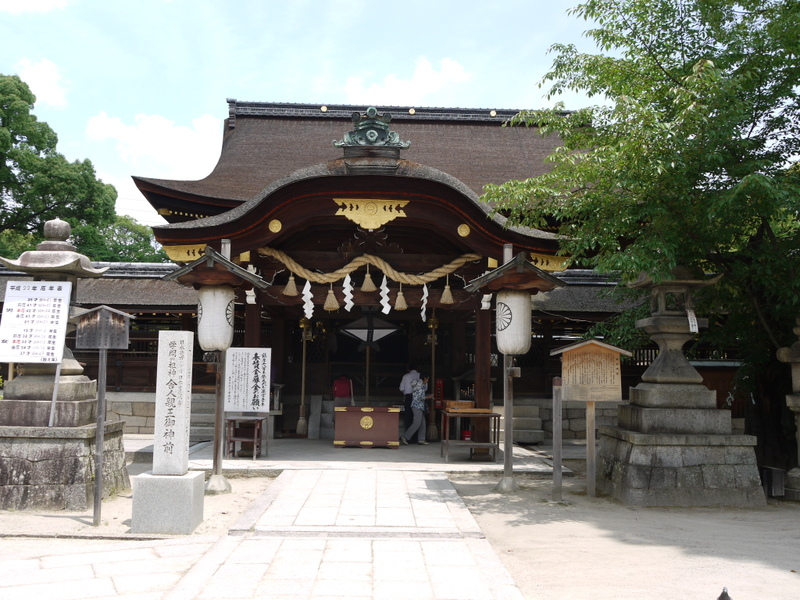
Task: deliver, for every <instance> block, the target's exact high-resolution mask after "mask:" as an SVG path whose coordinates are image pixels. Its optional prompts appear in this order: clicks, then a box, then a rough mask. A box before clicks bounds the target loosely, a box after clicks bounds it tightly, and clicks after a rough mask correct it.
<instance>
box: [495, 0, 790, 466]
mask: <svg viewBox="0 0 800 600" xmlns="http://www.w3.org/2000/svg"><path fill="white" fill-rule="evenodd" d="M571 12H572V13H573V14H575V15H577V16H579V17H582V18H585V19H587V20H589V21H591V22H593V23H595V24H596V26H595V27H594V28H593V29H591V30H589V31H588V32H587V35H588V37H589V38H591V39H593V40H594V41H595V42H596V43H597V46H598V48H599V49H600V51H601V53H600V54H585V53H581V52H579V51H578V50H577V48H576V47H575V46H573V45H560V44H557V45H555V46H553V48H552V51H553V52H554V53H555V60H554V62H553V66H552V68H551V70H550V71H549V72H548V73H547V74H546V75H545V77H544V79H543V82H542V84H543V85H544V86H545V87H548V88H549V98H551V99H554V98H556V97H557V96H558V95H559V94H560V93H561V92H563V91H566V90H578V91H582V92H584V93H586V94H588V95H589V96H590V97H595V98H598V99H599V100H600V103H599V104H598V105H597V106H592V107H588V108H585V109H582V110H578V111H575V112H571V113H568V112H565V111H564V110H563V108H564V107H563V105H559V104H557V105H556V106H555V107H554V108H553V109H550V110H539V111H526V112H523V113H521V114H519V115H517V117H516V118H515V119H514V120H513V122H512V124H513V125H527V126H538V127H540V128H541V131H542V133H543V134H545V135H556V136H559V137H560V139H561V142H562V145H561V146H560V147H559V148H557V150H556V151H555V152H554V153H553V154H552V155H551V156H550V162H551V164H552V168H551V170H550V171H549V172H548V173H546V174H544V175H541V176H539V177H535V178H532V179H528V180H525V181H511V182H508V183H506V184H503V185H498V186H489V187H488V188H487V190H486V194H485V198H486V199H487V200H488V201H491V202H493V203H494V204H495V205H496V207H497V210H499V211H502V212H504V213H505V214H507V215H508V216H509V218H510V221H511V222H512V223H514V224H522V225H528V226H533V227H557V228H558V230H559V232H560V233H561V234H562V235H563V236H564V239H563V245H562V247H563V251H564V253H565V254H567V255H569V256H570V257H571V258H572V260H573V262H575V263H578V264H583V265H588V266H593V267H595V268H597V269H599V270H602V271H604V272H611V271H615V272H619V273H620V274H621V276H622V278H623V283H624V282H626V281H630V280H632V279H634V278H636V277H637V275H638V274H639V273H640V272H641V271H645V272H647V273H649V274H651V275H653V276H654V277H655V278H669V277H670V271H671V270H672V269H673V268H674V267H675V266H678V265H685V266H688V267H691V268H694V269H696V270H697V271H704V272H713V273H722V274H724V277H723V278H722V280H721V282H720V283H719V284H718V285H717V286H715V287H714V288H713V289H711V290H709V291H708V292H707V293H705V294H703V295H702V297H701V298H700V300H701V302H702V303H703V304H702V305H701V306H699V310H701V311H703V312H704V314H705V315H711V316H712V317H713V322H712V324H711V326H710V328H709V331H707V332H706V333H705V334H704V340H705V341H706V342H713V343H715V344H718V345H719V346H724V347H729V348H730V347H736V348H738V349H739V350H740V352H741V354H742V357H743V359H744V360H745V362H746V366H745V367H744V368H743V369H741V370H740V373H741V375H742V377H741V382H740V384H741V385H742V386H744V385H749V386H750V387H749V390H750V391H751V392H753V394H754V397H755V398H756V399H757V400H758V402H757V411H758V413H757V414H754V415H753V417H754V418H753V419H752V420H751V422H752V423H758V424H759V429H758V430H757V431H756V432H757V433H759V434H760V435H759V442H760V443H761V444H767V445H768V446H769V445H770V444H772V446H771V448H769V449H767V454H768V455H769V456H768V457H767V458H766V460H768V461H771V460H772V461H779V460H780V457H785V456H791V454H792V452H791V450H790V448H789V447H788V446H789V445H790V442H787V441H786V440H787V439H788V438H787V436H786V435H785V433H786V432H785V431H782V428H783V429H785V424H786V416H787V414H788V413H787V412H786V411H785V407H784V404H783V394H785V393H786V392H787V390H786V386H787V383H786V378H787V374H788V370H787V369H786V368H785V367H780V368H778V367H777V365H776V364H775V363H774V356H775V349H776V348H777V347H779V346H786V345H789V344H791V343H792V341H793V340H794V337H793V336H792V334H791V327H792V324H793V323H794V318H795V316H796V315H797V314H798V313H800V276H799V275H800V273H799V272H798V270H799V268H800V260H799V259H800V218H799V217H798V215H799V214H800V173H798V170H797V168H796V167H792V165H793V164H794V163H795V162H796V161H797V157H798V156H800V113H799V111H800V104H798V81H800V2H797V1H796V0H738V1H734V0H589V1H587V2H584V3H583V4H580V5H579V6H577V7H576V8H574V9H573V10H572V11H571ZM763 450H764V448H762V451H763ZM762 456H763V455H762ZM770 457H772V458H770Z"/></svg>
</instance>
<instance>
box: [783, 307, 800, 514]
mask: <svg viewBox="0 0 800 600" xmlns="http://www.w3.org/2000/svg"><path fill="white" fill-rule="evenodd" d="M796 323H797V327H795V328H794V330H793V331H794V333H795V335H797V336H798V338H800V317H797V320H796ZM778 360H779V361H781V362H784V363H788V364H789V365H791V368H792V393H791V394H789V395H787V396H786V405H787V406H788V407H789V410H791V411H792V412H793V413H794V419H795V426H796V427H797V461H798V463H800V339H798V341H796V342H795V343H794V344H792V345H791V346H790V347H789V348H780V349H779V350H778ZM784 491H785V498H786V499H787V500H800V466H797V467H794V468H793V469H791V470H790V471H789V473H787V475H786V488H785V490H784Z"/></svg>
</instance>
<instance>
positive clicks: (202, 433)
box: [189, 426, 214, 443]
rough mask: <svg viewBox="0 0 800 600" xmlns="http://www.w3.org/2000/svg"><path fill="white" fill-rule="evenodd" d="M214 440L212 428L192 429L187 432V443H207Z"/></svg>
mask: <svg viewBox="0 0 800 600" xmlns="http://www.w3.org/2000/svg"><path fill="white" fill-rule="evenodd" d="M213 439H214V427H213V426H212V427H192V428H191V429H190V430H189V441H190V442H192V443H195V442H207V441H211V440H213Z"/></svg>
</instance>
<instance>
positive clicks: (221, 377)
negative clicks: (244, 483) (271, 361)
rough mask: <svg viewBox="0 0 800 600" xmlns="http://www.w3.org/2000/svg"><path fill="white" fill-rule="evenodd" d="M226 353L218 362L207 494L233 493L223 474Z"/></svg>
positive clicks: (220, 354)
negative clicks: (211, 457)
mask: <svg viewBox="0 0 800 600" xmlns="http://www.w3.org/2000/svg"><path fill="white" fill-rule="evenodd" d="M225 356H226V354H225V352H224V351H222V352H220V353H219V360H218V361H217V398H216V405H215V407H214V461H213V464H212V466H211V477H209V478H208V483H206V494H209V495H212V494H226V493H228V492H230V491H231V489H232V488H231V484H230V482H229V481H228V480H227V479H226V478H225V476H224V475H223V474H222V447H223V436H224V424H225V423H224V421H225V400H224V398H225V397H224V385H225Z"/></svg>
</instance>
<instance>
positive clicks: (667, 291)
mask: <svg viewBox="0 0 800 600" xmlns="http://www.w3.org/2000/svg"><path fill="white" fill-rule="evenodd" d="M673 276H674V277H675V279H673V280H667V281H663V282H661V283H658V284H656V283H654V282H653V281H652V280H651V279H650V278H649V277H643V278H641V279H640V280H639V281H638V282H636V283H635V284H633V285H632V287H638V288H642V289H650V290H651V298H652V316H651V317H649V318H646V319H641V320H639V321H637V323H636V326H637V327H639V328H641V329H644V330H645V331H647V332H648V333H650V334H651V339H652V340H653V341H655V342H656V343H657V344H658V347H659V354H658V356H657V357H656V360H655V361H653V363H652V364H651V365H650V367H649V368H648V369H647V370H646V371H645V373H644V374H643V375H642V383H640V384H639V385H637V386H636V387H634V388H631V393H630V404H628V405H621V406H620V408H619V419H618V426H617V427H600V428H599V431H600V447H599V452H598V455H599V456H598V474H597V485H598V488H599V489H600V490H601V491H604V492H606V493H608V494H611V495H612V496H614V497H615V498H616V499H618V500H620V501H621V502H623V503H625V504H627V505H630V506H710V505H723V506H763V505H764V504H765V503H766V499H765V496H764V491H763V489H762V487H761V481H760V477H759V474H758V468H757V466H756V457H755V451H754V446H755V444H756V438H755V437H753V436H749V435H732V434H731V416H730V411H727V410H721V409H718V408H717V403H716V394H715V392H714V391H712V390H709V389H707V388H706V387H705V386H704V385H703V383H702V381H703V378H702V376H701V375H700V373H698V372H697V370H696V369H695V368H694V367H693V366H692V365H691V364H690V363H689V361H688V360H687V359H686V357H685V356H684V354H683V345H684V344H685V343H686V342H687V341H689V340H690V339H691V338H692V335H693V334H694V333H696V332H697V331H698V329H699V327H705V326H706V325H707V320H706V319H697V318H696V317H695V315H694V310H693V307H692V300H691V292H692V290H693V289H697V288H699V287H703V286H706V285H710V284H711V283H713V281H709V280H705V281H704V280H698V279H692V278H691V276H690V275H689V274H688V273H686V272H685V271H684V270H680V269H678V270H676V271H675V272H674V273H673Z"/></svg>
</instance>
